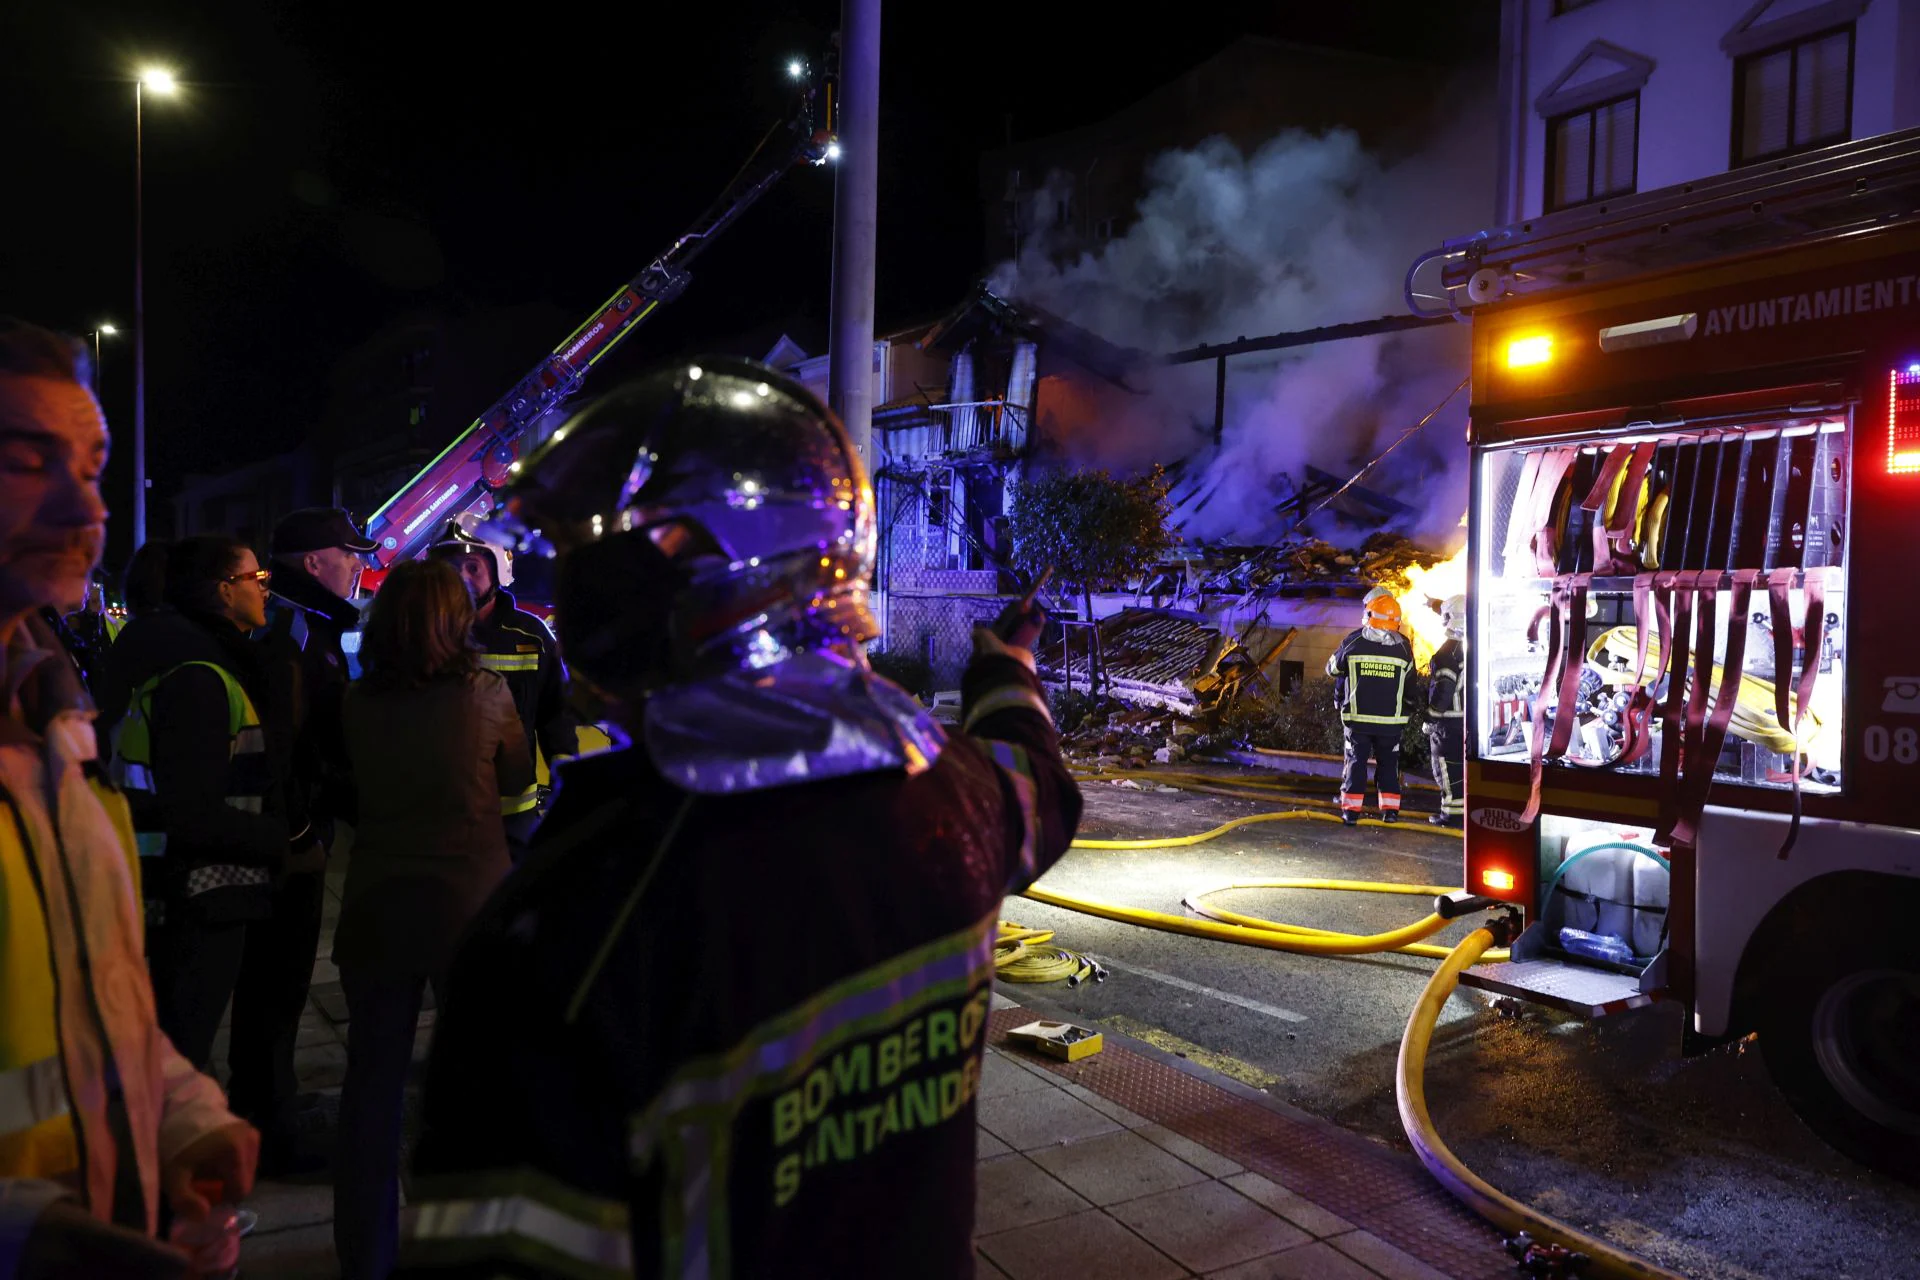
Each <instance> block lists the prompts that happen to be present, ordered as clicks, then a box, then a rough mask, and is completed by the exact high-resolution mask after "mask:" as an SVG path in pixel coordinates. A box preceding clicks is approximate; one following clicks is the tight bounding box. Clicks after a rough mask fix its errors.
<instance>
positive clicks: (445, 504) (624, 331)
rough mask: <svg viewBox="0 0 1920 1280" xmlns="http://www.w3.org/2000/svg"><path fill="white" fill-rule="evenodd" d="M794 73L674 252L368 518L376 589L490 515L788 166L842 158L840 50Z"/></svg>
mask: <svg viewBox="0 0 1920 1280" xmlns="http://www.w3.org/2000/svg"><path fill="white" fill-rule="evenodd" d="M787 71H788V74H789V75H790V76H791V77H792V78H793V79H794V80H795V81H796V82H797V88H796V92H795V98H794V102H793V106H792V108H791V110H790V111H789V112H788V113H787V115H786V116H785V117H784V118H783V119H782V120H781V121H779V122H778V123H776V124H775V125H774V127H773V128H772V129H771V130H769V131H768V133H767V135H766V137H764V138H762V139H761V141H760V145H759V146H758V147H756V148H755V149H754V152H753V154H752V155H751V156H749V157H748V158H747V162H746V163H745V164H744V165H743V166H741V168H740V171H739V172H738V173H737V174H736V175H735V176H734V178H733V180H732V181H731V182H730V183H728V185H727V187H726V189H725V190H724V191H722V192H721V193H720V195H719V197H718V198H717V199H715V200H714V202H713V203H712V204H711V205H709V206H708V207H707V209H706V211H705V212H704V213H702V214H701V215H700V217H699V218H698V219H696V220H695V221H694V223H693V225H692V226H691V227H689V228H688V229H687V231H686V232H685V234H683V235H681V236H680V238H679V239H677V240H675V241H674V242H673V244H672V245H671V246H669V247H668V249H667V250H666V252H664V253H662V254H661V255H660V256H659V257H657V258H655V259H654V260H653V261H652V262H649V263H648V264H647V265H646V267H645V268H643V269H642V270H641V272H640V274H639V275H637V276H635V277H634V278H633V279H632V280H630V281H628V282H627V283H626V284H624V285H621V286H620V288H619V290H618V291H617V292H616V293H615V294H614V295H613V296H612V297H611V298H609V299H607V301H606V302H605V303H603V304H602V305H601V306H599V307H597V308H596V309H595V310H594V313H593V314H592V315H591V316H590V317H588V319H587V321H586V323H584V324H582V325H581V326H580V327H579V328H577V329H575V330H574V331H573V332H572V333H570V334H568V335H567V337H566V338H565V339H564V340H563V341H562V342H561V343H560V345H559V346H557V347H555V348H554V349H553V352H552V354H551V355H549V356H547V357H546V359H544V360H542V361H541V362H540V363H539V364H538V365H537V366H535V368H534V369H533V371H532V372H531V373H529V374H527V375H526V376H525V377H524V378H522V379H520V381H518V382H517V383H515V384H514V386H513V388H512V390H510V391H508V392H507V393H506V394H505V395H504V396H501V397H500V399H499V400H497V401H495V402H494V403H493V404H492V405H491V406H490V407H488V409H487V410H486V411H485V412H484V413H482V414H481V415H480V416H479V417H478V418H476V419H475V420H474V421H473V424H472V425H471V426H469V427H468V428H467V429H466V430H465V431H463V432H461V433H460V435H459V437H458V438H457V439H455V440H454V442H453V443H452V444H450V445H448V446H447V447H446V448H445V449H444V450H442V451H441V453H440V455H439V456H438V457H436V458H435V459H434V460H433V461H431V462H429V463H428V464H427V465H426V466H425V467H424V468H423V469H422V470H421V471H420V473H419V474H418V475H416V476H414V477H413V479H411V480H409V481H407V483H406V484H404V485H402V486H401V487H400V489H399V491H398V492H397V493H395V494H394V495H393V496H392V497H391V498H389V499H387V501H386V504H385V505H384V506H382V507H381V508H380V509H379V510H378V511H376V512H374V513H373V516H372V517H371V518H370V519H369V520H368V521H367V536H368V537H369V538H371V539H372V540H373V541H374V542H375V543H377V544H378V549H377V550H375V551H374V552H373V554H372V555H371V556H370V557H369V558H370V559H371V560H372V561H373V569H372V572H370V573H368V574H367V577H366V580H365V582H364V585H365V586H366V587H367V588H368V589H373V588H374V587H375V586H376V585H377V583H378V581H379V579H380V578H381V577H383V576H384V574H385V572H386V571H387V570H388V569H390V568H391V567H392V566H393V565H394V564H395V563H396V562H397V561H400V560H404V559H412V558H414V557H416V556H418V555H420V554H421V552H423V551H424V550H425V549H426V547H427V545H428V543H429V542H431V541H432V539H433V538H434V536H435V535H436V534H437V533H438V532H439V531H440V530H442V529H444V528H446V525H447V522H448V521H449V520H464V519H466V518H468V517H479V516H482V515H484V514H486V512H487V510H488V509H489V508H490V507H491V506H492V503H493V495H494V493H495V492H496V491H497V490H498V489H500V488H501V487H502V486H504V485H505V484H506V483H507V482H508V481H509V480H510V479H511V478H512V476H513V473H514V472H515V471H517V470H518V469H519V459H520V455H521V452H522V444H523V441H524V439H525V437H526V436H527V434H528V432H529V431H531V430H532V429H533V428H534V426H535V424H537V423H538V422H539V421H540V419H541V418H543V417H545V416H546V415H547V414H549V413H551V412H553V411H554V410H555V409H556V408H558V407H559V406H560V405H561V404H562V403H564V402H565V401H566V400H567V399H568V398H569V397H571V396H572V395H573V394H574V393H575V392H577V391H578V390H579V389H580V386H581V384H582V383H583V382H584V381H585V380H586V376H587V373H588V372H589V371H590V370H592V368H593V367H594V366H595V365H597V364H599V363H600V361H601V360H603V359H605V358H606V356H607V354H608V353H609V352H611V351H612V350H613V349H614V348H615V347H616V346H618V345H619V343H620V341H621V339H623V338H625V337H626V336H627V335H628V334H629V333H631V332H632V331H633V330H634V328H635V327H636V326H638V325H639V324H640V322H641V321H643V320H645V319H647V317H649V316H651V315H652V314H653V313H654V312H655V311H657V310H658V309H659V308H660V307H662V306H663V305H665V304H666V303H669V302H672V301H673V300H674V299H675V298H677V297H679V296H680V294H681V292H682V291H683V290H685V289H686V287H687V283H688V281H689V280H690V279H691V276H690V273H689V271H688V268H689V266H690V265H691V263H692V262H693V260H694V259H695V258H697V257H698V256H699V255H700V253H701V252H702V251H703V250H705V249H706V247H707V246H708V245H709V244H711V243H712V242H713V240H714V238H715V237H716V236H718V235H719V234H720V233H721V232H722V231H724V230H725V229H726V228H727V227H729V226H731V225H732V224H733V222H734V221H735V220H736V219H737V218H739V217H740V215H741V214H743V213H745V212H746V211H747V209H748V208H749V207H751V206H752V205H753V203H754V202H755V201H756V200H758V199H759V198H760V197H761V196H763V195H765V194H766V193H767V191H768V190H769V189H771V188H772V187H773V185H774V184H775V183H776V182H778V181H779V180H780V178H781V177H782V176H784V175H785V174H786V173H787V171H788V170H790V169H792V168H793V167H794V166H796V165H798V164H802V163H806V164H814V165H819V164H824V163H825V162H826V161H828V160H830V159H832V158H834V156H835V154H836V151H837V143H836V141H835V137H834V126H835V109H836V106H837V103H836V101H835V89H836V80H835V65H834V59H833V57H832V56H831V54H830V55H829V56H828V57H827V58H826V59H825V60H823V62H822V64H821V65H820V66H818V67H810V66H808V65H807V64H806V63H804V62H802V61H800V60H798V59H796V60H794V61H793V62H791V63H789V64H788V67H787Z"/></svg>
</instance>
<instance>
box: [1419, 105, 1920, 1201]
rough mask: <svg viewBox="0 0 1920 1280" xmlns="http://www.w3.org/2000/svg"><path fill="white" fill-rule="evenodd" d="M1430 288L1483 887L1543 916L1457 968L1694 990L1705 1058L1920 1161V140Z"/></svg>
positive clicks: (1693, 190)
mask: <svg viewBox="0 0 1920 1280" xmlns="http://www.w3.org/2000/svg"><path fill="white" fill-rule="evenodd" d="M1436 277H1437V279H1438V287H1437V289H1436V285H1435V278H1436ZM1407 294H1408V304H1409V306H1411V307H1413V308H1414V310H1415V311H1417V312H1420V313H1422V314H1446V313H1448V312H1451V313H1453V314H1456V315H1458V316H1460V317H1461V318H1464V319H1469V320H1470V321H1471V323H1472V327H1473V367H1472V374H1473V379H1472V381H1473V404H1472V409H1471V414H1470V426H1469V443H1470V451H1471V465H1472V480H1471V489H1470V504H1471V505H1470V508H1469V513H1468V514H1469V520H1468V525H1469V541H1468V560H1469V564H1468V584H1469V585H1468V591H1469V604H1470V607H1469V613H1470V620H1469V625H1468V644H1469V655H1470V697H1469V701H1468V711H1467V757H1468V763H1467V823H1466V831H1465V836H1466V838H1465V842H1464V844H1465V881H1464V884H1465V885H1466V891H1465V892H1466V893H1467V894H1470V895H1474V896H1475V897H1476V898H1477V899H1478V901H1477V902H1476V903H1475V904H1474V905H1482V906H1484V905H1487V903H1488V901H1489V900H1491V901H1492V902H1495V903H1504V904H1511V905H1512V906H1514V907H1517V908H1518V909H1519V910H1520V911H1521V912H1522V913H1523V915H1524V919H1525V923H1526V928H1525V931H1524V932H1523V933H1522V934H1521V935H1520V937H1519V938H1518V940H1517V942H1516V943H1515V945H1514V946H1513V948H1512V952H1511V959H1510V960H1509V961H1507V962H1505V963H1502V964H1495V965H1490V966H1486V967H1484V968H1482V969H1479V970H1476V971H1473V972H1471V973H1469V974H1467V975H1466V976H1464V977H1463V979H1462V981H1463V982H1465V983H1466V984H1468V985H1471V986H1476V987H1480V988H1483V989H1485V990H1487V991H1489V992H1495V993H1499V994H1502V995H1505V996H1510V997H1517V998H1520V999H1523V1000H1528V1001H1535V1002H1540V1003H1544V1004H1548V1005H1552V1006H1555V1007H1558V1008H1560V1009H1563V1010H1569V1011H1573V1012H1575V1013H1578V1014H1581V1015H1584V1016H1589V1017H1599V1016H1603V1015H1606V1014H1611V1013H1617V1012H1619V1011H1622V1010H1626V1009H1631V1008H1635V1007H1638V1006H1642V1005H1646V1004H1648V1003H1650V1002H1652V1001H1654V1000H1656V999H1666V1000H1675V1001H1679V1002H1680V1003H1681V1004H1682V1005H1683V1006H1684V1007H1685V1010H1686V1014H1687V1022H1686V1031H1685V1033H1684V1036H1683V1046H1682V1048H1683V1051H1685V1052H1690V1053H1691V1052H1701V1051H1704V1050H1706V1049H1708V1048H1710V1047H1712V1046H1715V1045H1719V1044H1725V1043H1728V1042H1730V1041H1732V1040H1735V1039H1739V1038H1744V1037H1746V1036H1749V1035H1755V1036H1756V1038H1757V1043H1758V1047H1759V1049H1760V1051H1761V1052H1762V1054H1763V1055H1764V1058H1765V1061H1766V1064H1767V1068H1768V1071H1769V1074H1770V1075H1771V1077H1772V1079H1773V1081H1774V1082H1775V1084H1776V1085H1777V1086H1778V1088H1779V1089H1780V1091H1781V1092H1782V1093H1783V1094H1784V1095H1785V1097H1786V1098H1787V1099H1788V1100H1789V1101H1790V1102H1791V1104H1792V1105H1793V1107H1794V1108H1795V1110H1796V1111H1797V1112H1798V1113H1799V1114H1800V1115H1801V1116H1802V1117H1803V1118H1804V1119H1805V1121H1806V1122H1807V1123H1808V1125H1809V1126H1810V1127H1811V1128H1813V1129H1814V1130H1815V1131H1816V1132H1817V1133H1818V1134H1819V1135H1820V1136H1821V1137H1823V1138H1824V1139H1825V1140H1826V1141H1827V1142H1829V1143H1830V1144H1831V1145H1833V1146H1834V1147H1836V1148H1838V1149H1839V1150H1841V1151H1843V1152H1845V1153H1847V1154H1848V1155H1850V1156H1852V1157H1854V1158H1856V1159H1858V1160H1860V1161H1862V1162H1864V1163H1866V1164H1869V1165H1872V1166H1874V1167H1876V1168H1878V1169H1881V1170H1883V1171H1886V1172H1889V1173H1892V1174H1894V1175H1896V1176H1901V1177H1905V1178H1909V1179H1912V1178H1916V1177H1920V643H1916V637H1917V636H1920V571H1917V570H1916V557H1920V130H1915V131H1909V132H1905V133H1899V134H1888V135H1882V136H1880V137H1876V138H1872V139H1868V140H1865V141H1861V142H1856V143H1849V144H1842V145H1840V146H1837V147H1831V148H1826V149H1823V150H1820V151H1816V152H1811V153H1807V154H1803V155H1800V156H1797V157H1793V158H1790V159H1787V160H1783V161H1780V162H1778V163H1774V164H1769V165H1765V166H1756V167H1753V168H1748V169H1742V170H1739V171H1737V172H1734V173H1729V174H1726V175H1723V176H1719V177H1714V178H1708V179H1704V180H1701V181H1697V182H1693V183H1689V184H1686V185H1684V186H1680V187H1675V188H1669V189H1665V190H1659V191H1650V192H1645V193H1642V194H1638V195H1634V196H1629V197H1626V198H1623V199H1618V200H1609V201H1607V202H1605V203H1603V204H1600V205H1597V206H1590V207H1585V208H1580V209H1574V210H1568V211H1564V212H1560V213H1555V214H1552V215H1548V216H1545V217H1541V218H1537V219H1534V220H1532V221H1530V222H1526V223H1522V224H1519V225H1516V226H1511V227H1507V228H1504V229H1500V230H1495V231H1491V232H1483V233H1480V234H1478V235H1474V236H1468V237H1463V238H1461V239H1457V240H1453V241H1449V242H1447V243H1446V244H1444V245H1443V246H1441V247H1440V248H1438V249H1436V250H1434V251H1431V252H1430V253H1428V254H1426V255H1423V257H1422V258H1421V259H1420V260H1418V261H1417V262H1416V263H1415V264H1414V266H1413V268H1412V269H1411V271H1410V272H1409V274H1408V279H1407ZM1442 297H1444V299H1445V301H1446V304H1447V305H1446V307H1445V308H1444V309H1443V308H1441V307H1439V306H1438V305H1436V300H1437V299H1439V298H1442Z"/></svg>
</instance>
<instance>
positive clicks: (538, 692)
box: [473, 590, 580, 762]
mask: <svg viewBox="0 0 1920 1280" xmlns="http://www.w3.org/2000/svg"><path fill="white" fill-rule="evenodd" d="M473 640H474V643H475V644H477V645H479V646H480V652H481V654H482V657H481V662H482V663H483V664H484V665H485V666H486V667H487V668H488V669H490V670H493V671H498V672H499V673H500V674H501V675H503V676H505V677H506V678H507V688H509V689H511V690H512V691H513V705H514V706H515V707H516V708H518V710H519V712H520V723H521V725H523V726H524V727H525V728H526V731H527V740H528V741H529V742H534V743H538V744H539V747H540V752H541V754H542V755H544V756H546V758H547V760H548V761H549V762H552V761H553V760H556V759H558V758H559V757H561V756H572V755H577V754H578V753H579V750H580V744H579V739H578V736H577V734H576V725H575V722H574V717H573V715H572V713H571V712H570V711H568V710H567V668H566V664H565V663H563V662H561V661H560V650H559V646H557V645H556V644H554V642H553V632H551V631H549V630H547V624H546V623H544V622H542V621H540V619H538V618H536V617H534V616H533V615H532V614H530V613H528V612H527V611H526V610H525V609H522V608H521V607H520V606H519V605H518V604H517V603H515V602H514V598H513V595H512V593H511V592H508V591H505V590H498V591H496V592H495V593H494V601H493V608H492V609H490V610H489V611H488V612H487V616H486V617H485V618H484V619H482V620H480V621H478V622H475V623H474V624H473Z"/></svg>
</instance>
